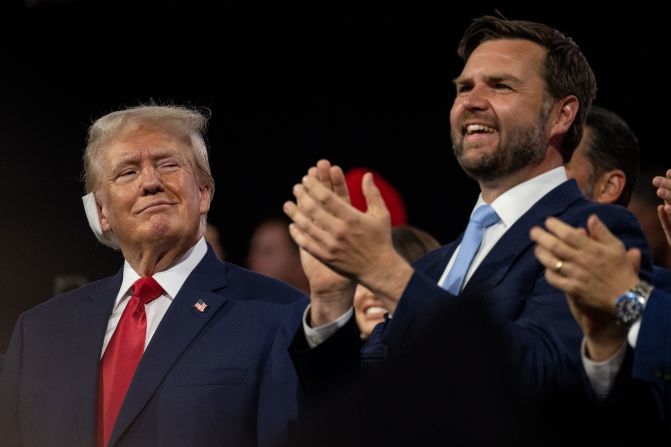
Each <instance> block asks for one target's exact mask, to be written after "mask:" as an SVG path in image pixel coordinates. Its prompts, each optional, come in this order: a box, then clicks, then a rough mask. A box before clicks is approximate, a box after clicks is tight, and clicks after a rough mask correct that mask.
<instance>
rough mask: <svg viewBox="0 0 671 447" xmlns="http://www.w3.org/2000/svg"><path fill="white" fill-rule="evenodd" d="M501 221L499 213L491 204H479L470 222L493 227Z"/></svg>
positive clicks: (483, 226) (484, 226)
mask: <svg viewBox="0 0 671 447" xmlns="http://www.w3.org/2000/svg"><path fill="white" fill-rule="evenodd" d="M498 221H499V215H498V214H496V211H495V210H494V208H492V207H491V206H490V205H481V206H479V207H478V208H477V209H476V210H475V211H474V212H473V215H472V216H471V220H470V222H473V223H475V224H477V225H479V226H481V227H482V228H487V227H491V226H492V225H494V224H495V223H496V222H498Z"/></svg>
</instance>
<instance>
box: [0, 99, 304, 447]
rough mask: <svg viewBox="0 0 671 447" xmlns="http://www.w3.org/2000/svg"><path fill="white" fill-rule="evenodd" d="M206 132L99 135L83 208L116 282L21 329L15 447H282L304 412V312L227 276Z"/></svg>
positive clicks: (172, 113) (3, 420)
mask: <svg viewBox="0 0 671 447" xmlns="http://www.w3.org/2000/svg"><path fill="white" fill-rule="evenodd" d="M206 124H207V117H206V116H204V115H203V114H202V113H200V112H199V111H197V110H192V109H187V108H184V107H176V106H140V107H135V108H129V109H125V110H121V111H118V112H113V113H110V114H108V115H106V116H103V117H102V118H100V119H98V120H97V121H96V122H95V123H93V125H92V126H91V128H90V129H89V136H88V144H87V147H86V151H85V155H84V165H85V173H84V174H85V175H84V177H85V182H86V191H87V192H88V193H89V194H88V195H87V196H85V198H84V201H85V207H86V209H87V214H88V218H89V222H90V223H91V226H92V228H93V230H94V232H95V234H96V236H97V237H98V238H99V239H100V241H102V243H103V244H105V245H108V246H110V247H112V248H114V249H118V250H120V251H121V253H122V254H123V257H124V264H123V267H122V268H121V269H120V270H119V271H118V272H117V273H116V274H115V275H113V276H111V277H109V278H105V279H102V280H100V281H97V282H94V283H92V284H89V285H86V286H84V287H82V288H80V289H77V290H74V291H71V292H67V293H65V294H63V295H60V296H57V297H55V298H53V299H51V300H49V301H47V302H45V303H43V304H41V305H39V306H37V307H36V308H34V309H31V310H29V311H28V312H26V313H24V314H23V315H21V317H20V318H19V320H18V322H17V324H16V329H15V331H14V334H13V336H12V340H11V343H10V348H9V352H8V354H7V360H6V364H5V368H4V371H3V373H2V376H1V378H0V402H2V404H1V405H0V433H2V435H1V437H2V445H3V446H20V445H21V446H47V445H49V446H74V445H82V446H84V445H85V446H92V445H97V446H139V445H152V446H185V445H199V446H206V445H234V446H257V445H274V444H275V443H278V442H282V440H283V439H285V438H286V435H287V429H288V427H289V425H290V424H291V423H292V420H293V419H294V417H295V415H296V412H297V401H296V394H297V393H296V390H297V378H296V375H295V372H294V370H293V367H292V365H291V360H290V359H289V356H288V354H287V347H288V345H289V342H290V337H291V336H292V335H293V333H294V332H295V331H296V330H297V328H298V327H299V324H300V319H301V316H302V313H303V311H304V308H305V306H306V303H307V299H306V298H305V297H304V296H303V294H302V293H301V292H300V291H298V290H297V289H294V288H292V287H290V286H288V285H286V284H284V283H282V282H280V281H277V280H274V279H271V278H268V277H265V276H261V275H258V274H255V273H252V272H250V271H248V270H245V269H242V268H239V267H237V266H235V265H233V264H230V263H227V262H222V261H220V260H219V259H218V258H217V256H216V255H215V254H214V252H213V250H212V248H211V247H210V246H209V245H208V244H207V243H206V242H205V239H204V237H203V236H204V232H205V225H206V216H207V213H208V211H209V209H210V203H211V200H212V196H213V194H214V179H213V177H212V175H211V173H210V166H209V162H208V153H207V148H206V146H205V142H204V138H203V132H204V129H205V127H206Z"/></svg>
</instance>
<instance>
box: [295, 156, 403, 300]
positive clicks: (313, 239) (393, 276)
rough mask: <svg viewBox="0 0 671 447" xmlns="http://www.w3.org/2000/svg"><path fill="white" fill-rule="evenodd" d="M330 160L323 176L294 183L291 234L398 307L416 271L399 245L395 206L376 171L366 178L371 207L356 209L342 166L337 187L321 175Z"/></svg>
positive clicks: (334, 174) (334, 177)
mask: <svg viewBox="0 0 671 447" xmlns="http://www.w3.org/2000/svg"><path fill="white" fill-rule="evenodd" d="M327 163H328V162H326V161H325V160H322V161H320V162H319V163H318V165H317V176H316V177H315V176H314V175H307V176H305V177H303V181H302V182H301V184H299V185H296V186H295V187H294V195H295V196H296V203H293V202H286V203H285V205H284V211H285V213H286V214H287V215H288V216H289V217H290V218H291V219H292V220H293V222H294V223H293V224H292V225H291V226H290V230H291V235H292V236H293V238H294V240H295V241H296V243H297V244H298V245H299V246H300V247H301V248H302V249H304V250H305V251H307V252H308V253H309V254H310V255H311V256H313V257H314V258H316V259H318V260H319V261H321V262H323V263H324V264H326V265H328V266H329V267H331V268H332V269H333V270H335V271H336V272H338V273H340V274H342V275H344V276H347V277H348V278H351V279H353V280H355V281H358V282H360V283H362V284H363V285H365V286H366V287H368V288H369V289H371V291H373V293H375V294H376V295H377V296H378V297H379V298H380V299H382V300H383V301H384V302H385V305H386V306H388V308H389V309H390V310H393V309H394V308H395V307H396V303H397V302H398V299H400V296H401V294H402V292H403V290H404V289H405V286H406V285H407V282H408V281H409V279H410V277H411V276H412V272H413V271H412V267H410V265H409V264H408V263H407V262H406V261H405V260H404V259H403V258H402V257H401V256H400V255H398V254H397V253H396V251H395V250H394V248H393V245H392V241H391V224H390V217H389V211H388V210H387V208H386V206H385V204H384V200H383V199H382V196H381V195H380V191H379V190H378V189H377V187H376V186H375V184H374V183H373V177H372V174H370V173H368V174H366V175H365V176H364V178H363V180H362V182H363V183H362V186H363V192H364V196H365V197H366V202H367V205H368V210H367V211H366V212H365V213H364V212H361V211H359V210H357V209H355V208H353V207H352V206H351V205H350V204H349V203H348V201H345V200H343V198H342V197H341V196H340V194H339V191H340V190H341V189H342V188H343V185H344V175H342V171H341V170H340V169H339V168H337V167H331V168H330V174H331V175H330V179H331V182H332V185H331V187H329V184H328V182H325V181H324V180H323V179H322V178H321V177H320V172H325V170H326V169H325V166H326V164H327ZM322 166H324V167H322ZM341 183H342V185H341ZM345 188H346V187H345Z"/></svg>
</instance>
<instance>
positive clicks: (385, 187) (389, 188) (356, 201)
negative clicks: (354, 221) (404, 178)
mask: <svg viewBox="0 0 671 447" xmlns="http://www.w3.org/2000/svg"><path fill="white" fill-rule="evenodd" d="M366 172H371V173H373V181H374V182H375V186H377V188H378V189H379V190H380V194H382V198H383V199H384V203H385V205H387V209H388V210H389V214H390V215H391V226H392V227H395V226H397V225H406V224H407V223H408V216H407V214H406V211H405V203H403V198H402V197H401V193H400V192H398V190H397V189H396V188H394V186H393V185H392V184H391V183H389V182H388V181H387V180H386V179H385V178H384V177H382V176H381V175H380V174H379V173H377V172H375V171H373V170H372V169H366V168H352V169H349V170H348V171H347V172H345V181H346V182H347V188H348V189H349V195H350V199H351V200H352V206H353V207H354V208H356V209H358V210H360V211H364V212H365V211H366V210H367V209H368V207H367V206H366V198H365V197H364V195H363V190H362V189H361V180H362V179H363V175H364V174H365V173H366Z"/></svg>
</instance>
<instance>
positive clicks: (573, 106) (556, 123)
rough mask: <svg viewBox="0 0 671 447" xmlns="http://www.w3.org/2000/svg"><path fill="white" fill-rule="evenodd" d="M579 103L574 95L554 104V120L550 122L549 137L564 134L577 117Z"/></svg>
mask: <svg viewBox="0 0 671 447" xmlns="http://www.w3.org/2000/svg"><path fill="white" fill-rule="evenodd" d="M579 109H580V103H579V102H578V98H577V97H576V96H575V95H570V96H567V97H565V98H562V99H560V100H559V101H558V103H557V104H555V110H556V112H555V113H554V119H553V120H552V127H551V130H550V136H551V137H553V136H555V135H559V134H562V135H563V134H566V132H568V130H569V128H570V127H571V125H572V124H573V121H575V119H576V116H578V110H579Z"/></svg>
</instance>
